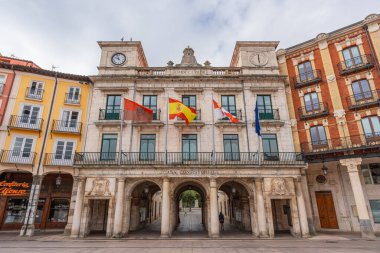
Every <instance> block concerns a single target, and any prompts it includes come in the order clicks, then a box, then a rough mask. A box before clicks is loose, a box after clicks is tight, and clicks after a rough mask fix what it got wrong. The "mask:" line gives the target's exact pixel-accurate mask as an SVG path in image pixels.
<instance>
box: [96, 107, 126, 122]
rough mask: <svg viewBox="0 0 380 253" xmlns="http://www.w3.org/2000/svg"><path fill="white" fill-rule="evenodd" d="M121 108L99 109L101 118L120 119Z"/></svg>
mask: <svg viewBox="0 0 380 253" xmlns="http://www.w3.org/2000/svg"><path fill="white" fill-rule="evenodd" d="M120 113H121V110H120V109H109V110H107V109H99V120H120Z"/></svg>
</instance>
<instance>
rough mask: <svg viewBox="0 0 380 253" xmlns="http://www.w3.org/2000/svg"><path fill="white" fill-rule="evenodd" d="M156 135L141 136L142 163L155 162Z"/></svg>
mask: <svg viewBox="0 0 380 253" xmlns="http://www.w3.org/2000/svg"><path fill="white" fill-rule="evenodd" d="M155 150H156V135H155V134H142V135H140V161H152V160H155Z"/></svg>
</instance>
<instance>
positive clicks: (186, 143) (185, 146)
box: [182, 134, 197, 161]
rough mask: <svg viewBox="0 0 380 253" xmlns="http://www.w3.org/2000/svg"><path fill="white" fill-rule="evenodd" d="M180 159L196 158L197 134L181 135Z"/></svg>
mask: <svg viewBox="0 0 380 253" xmlns="http://www.w3.org/2000/svg"><path fill="white" fill-rule="evenodd" d="M182 159H183V160H184V161H188V160H193V161H194V160H197V135H196V134H183V135H182Z"/></svg>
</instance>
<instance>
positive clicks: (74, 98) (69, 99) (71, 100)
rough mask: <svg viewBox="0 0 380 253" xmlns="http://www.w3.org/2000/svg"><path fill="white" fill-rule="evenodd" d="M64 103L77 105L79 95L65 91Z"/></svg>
mask: <svg viewBox="0 0 380 253" xmlns="http://www.w3.org/2000/svg"><path fill="white" fill-rule="evenodd" d="M65 104H70V105H79V104H80V95H79V94H77V95H76V94H73V93H66V94H65Z"/></svg>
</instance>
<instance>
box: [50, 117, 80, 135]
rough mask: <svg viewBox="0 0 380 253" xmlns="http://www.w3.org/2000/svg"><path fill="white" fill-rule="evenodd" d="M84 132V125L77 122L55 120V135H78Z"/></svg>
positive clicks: (53, 129)
mask: <svg viewBox="0 0 380 253" xmlns="http://www.w3.org/2000/svg"><path fill="white" fill-rule="evenodd" d="M81 131H82V123H81V122H78V121H76V120H71V121H67V120H53V126H52V132H55V133H77V134H80V133H81Z"/></svg>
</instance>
